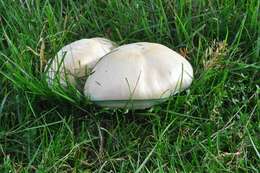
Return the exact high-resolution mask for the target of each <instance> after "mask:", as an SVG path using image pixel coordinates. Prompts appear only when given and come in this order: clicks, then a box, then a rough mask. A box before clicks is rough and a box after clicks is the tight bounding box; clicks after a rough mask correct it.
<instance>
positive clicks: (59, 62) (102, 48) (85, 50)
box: [45, 37, 116, 88]
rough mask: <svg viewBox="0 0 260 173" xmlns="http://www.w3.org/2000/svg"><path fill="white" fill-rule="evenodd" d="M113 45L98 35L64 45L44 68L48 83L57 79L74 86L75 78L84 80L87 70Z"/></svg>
mask: <svg viewBox="0 0 260 173" xmlns="http://www.w3.org/2000/svg"><path fill="white" fill-rule="evenodd" d="M115 47H116V44H115V43H114V42H112V41H110V40H108V39H105V38H99V37H96V38H91V39H81V40H78V41H74V42H72V43H70V44H68V45H66V46H64V47H63V48H62V49H61V50H60V51H59V52H58V53H57V55H56V56H55V58H54V59H51V60H50V61H49V62H48V66H47V67H46V69H45V70H46V74H47V82H48V84H49V85H50V86H52V85H53V84H54V83H55V81H57V82H58V83H60V84H61V85H62V86H67V85H68V84H70V85H72V86H76V85H77V79H80V78H83V79H84V78H85V79H84V80H86V77H85V76H86V74H87V73H88V71H90V70H91V69H92V68H93V67H94V65H95V64H96V63H97V61H98V60H99V59H100V58H101V57H103V56H104V55H105V54H107V53H109V52H110V51H111V50H112V49H114V48H115ZM84 82H85V81H84ZM82 88H83V87H82Z"/></svg>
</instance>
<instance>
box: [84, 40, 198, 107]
mask: <svg viewBox="0 0 260 173" xmlns="http://www.w3.org/2000/svg"><path fill="white" fill-rule="evenodd" d="M192 79H193V69H192V66H191V65H190V63H189V62H188V61H187V60H186V59H185V58H184V57H182V56H181V55H180V54H178V53H176V52H175V51H173V50H171V49H169V48H168V47H166V46H163V45H161V44H156V43H147V42H140V43H133V44H128V45H123V46H120V47H118V48H116V49H114V50H112V51H111V52H110V53H108V54H107V55H105V56H104V57H103V58H102V59H101V60H100V61H99V62H98V63H97V64H96V66H95V67H94V69H93V70H92V74H91V75H90V76H89V77H88V79H87V81H86V84H85V87H84V94H85V95H86V96H89V98H90V99H91V100H92V101H94V102H95V103H97V104H99V105H100V106H105V107H111V108H123V107H127V108H132V109H144V108H148V107H151V106H152V105H154V104H157V103H160V102H162V101H164V100H166V99H167V98H168V97H170V96H171V95H173V94H176V93H178V92H180V91H182V90H184V89H186V88H188V87H189V86H190V85H191V82H192Z"/></svg>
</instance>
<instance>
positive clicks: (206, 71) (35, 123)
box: [0, 0, 260, 173]
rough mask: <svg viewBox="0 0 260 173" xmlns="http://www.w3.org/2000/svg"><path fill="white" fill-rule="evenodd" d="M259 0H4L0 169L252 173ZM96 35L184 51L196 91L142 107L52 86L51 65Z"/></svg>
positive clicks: (0, 3)
mask: <svg viewBox="0 0 260 173" xmlns="http://www.w3.org/2000/svg"><path fill="white" fill-rule="evenodd" d="M259 6H260V1H259V0H216V1H213V0H198V1H191V0H180V1H177V0H176V1H175V0H173V1H170V0H150V1H142V0H132V1H123V0H107V1H106V0H102V1H101V0H100V1H95V0H89V1H72V0H64V1H50V0H49V1H48V0H47V1H40V0H35V1H30V0H28V1H5V0H0V26H1V28H0V76H1V77H0V172H22V173H26V172H39V173H44V172H79V173H80V172H82V173H83V172H84V173H87V172H259V170H260V154H259V153H260V135H259V134H260V108H259V106H260V99H259V91H260V89H259V88H260V87H259V84H260V73H259V70H260V57H259V52H260V16H259V14H260V12H259ZM96 36H102V37H107V38H109V39H111V40H113V41H115V42H117V43H118V44H126V43H132V42H137V41H149V42H157V43H161V44H164V45H167V46H168V47H170V48H172V49H174V50H176V51H178V52H182V54H185V55H186V56H187V58H188V59H189V61H190V62H191V64H192V65H193V68H194V72H195V79H194V82H193V84H192V86H191V88H190V89H189V90H187V91H185V92H182V93H180V94H178V95H175V96H173V97H172V98H171V99H170V100H169V101H167V102H166V103H164V104H161V105H157V106H154V107H153V108H151V109H149V110H143V111H126V110H108V109H105V108H99V107H96V106H95V105H93V104H92V103H90V102H88V101H87V100H86V99H84V98H83V97H82V96H81V94H80V93H78V92H75V91H73V89H68V90H64V89H62V88H59V87H56V88H53V89H50V88H48V85H47V82H46V80H45V75H44V72H43V70H42V69H43V65H44V63H45V61H46V60H48V59H50V58H52V57H54V55H55V53H56V52H57V51H58V50H59V49H60V48H61V47H62V46H64V45H65V44H67V43H69V42H72V41H74V40H77V39H80V38H88V37H96Z"/></svg>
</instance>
